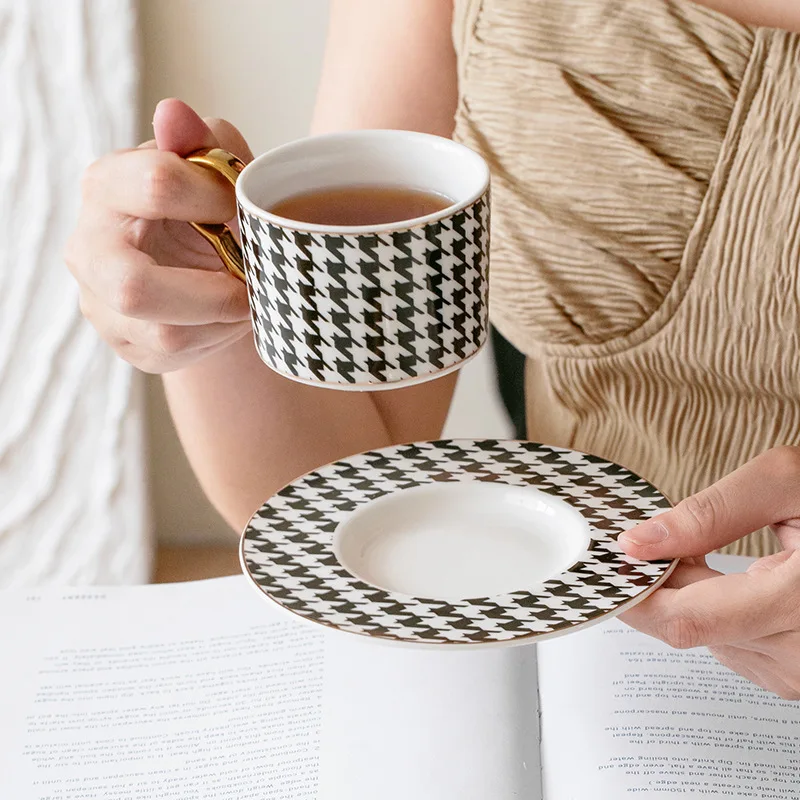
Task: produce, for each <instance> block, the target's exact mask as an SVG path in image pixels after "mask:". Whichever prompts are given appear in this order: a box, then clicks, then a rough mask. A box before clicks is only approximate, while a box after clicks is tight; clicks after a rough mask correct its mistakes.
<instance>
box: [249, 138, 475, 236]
mask: <svg viewBox="0 0 800 800" xmlns="http://www.w3.org/2000/svg"><path fill="white" fill-rule="evenodd" d="M376 137H387V138H404V139H406V140H410V141H416V142H418V143H423V142H429V143H436V144H437V145H438V146H439V147H442V146H444V147H447V148H448V149H451V150H453V152H455V153H457V154H458V155H459V156H461V157H463V158H465V159H468V160H470V161H471V162H472V164H473V166H475V167H477V168H478V169H479V170H480V171H481V173H482V175H481V177H480V179H479V181H478V188H476V189H475V190H474V191H472V192H470V193H469V194H468V195H467V196H466V197H464V198H461V199H460V200H457V201H456V202H453V203H451V204H450V205H448V206H446V207H445V208H443V209H441V210H439V211H436V212H434V213H433V214H427V215H425V216H421V217H412V218H411V219H403V220H398V221H397V222H388V223H383V224H380V225H321V224H317V223H307V222H301V221H298V220H293V219H288V218H286V217H280V216H278V215H277V214H273V213H271V212H270V211H266V210H265V209H263V208H261V207H260V206H258V205H256V204H255V203H254V202H253V201H252V200H251V199H250V198H249V197H248V196H247V195H246V193H245V186H246V184H247V180H248V177H249V174H251V173H253V172H254V171H256V170H257V169H258V168H259V167H262V166H263V164H264V163H265V162H267V161H270V160H272V159H276V158H280V157H281V156H283V155H285V154H286V153H288V152H291V151H292V150H302V149H303V148H304V147H306V146H308V145H309V144H312V143H313V144H316V143H320V142H326V143H330V144H332V145H335V144H336V142H337V141H338V142H341V141H348V140H353V139H360V138H365V139H366V138H372V139H375V138H376ZM489 183H490V172H489V166H488V164H487V163H486V161H485V160H484V159H483V157H482V156H480V155H479V154H478V153H476V152H475V151H474V150H472V149H471V148H469V147H466V146H465V145H463V144H460V143H459V142H455V141H453V140H452V139H448V138H445V137H443V136H436V135H435V134H431V133H421V132H418V131H403V130H392V129H378V128H374V129H358V130H352V131H340V132H336V133H325V134H317V135H314V136H306V137H304V138H302V139H297V140H295V141H292V142H288V143H286V144H283V145H280V146H279V147H275V148H273V149H272V150H268V151H267V152H266V153H263V154H262V155H260V156H258V157H257V158H254V159H253V160H252V161H251V162H250V163H249V164H248V165H247V166H246V167H245V168H244V170H242V173H241V174H240V175H239V179H238V180H237V181H236V200H237V202H238V204H239V206H240V209H241V210H242V211H244V212H246V213H247V214H249V215H250V216H253V217H257V218H258V219H260V220H263V221H264V222H267V223H270V224H272V225H275V226H276V227H278V228H285V229H287V230H292V231H298V232H301V233H325V234H329V235H333V236H336V235H351V236H357V235H365V234H377V233H394V232H400V231H406V230H411V229H413V228H419V227H423V226H425V225H430V224H431V223H434V222H438V221H440V220H443V219H448V218H449V217H451V216H453V215H454V214H457V213H458V212H459V211H463V210H464V209H465V208H469V207H470V206H471V205H472V204H473V203H475V202H476V201H478V200H479V199H480V198H481V197H483V196H484V194H486V192H487V190H488V188H489Z"/></svg>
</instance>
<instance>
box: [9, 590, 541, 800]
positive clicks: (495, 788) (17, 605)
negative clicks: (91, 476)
mask: <svg viewBox="0 0 800 800" xmlns="http://www.w3.org/2000/svg"><path fill="white" fill-rule="evenodd" d="M0 642H2V643H3V647H2V656H0V687H2V688H0V719H2V724H0V797H13V798H15V800H93V799H94V798H97V800H100V798H103V800H111V799H112V798H131V799H133V800H145V798H153V799H155V798H158V800H162V799H164V800H168V799H169V798H182V800H185V798H192V800H195V799H196V798H198V799H199V798H203V799H205V798H223V797H224V798H226V800H239V799H240V798H259V800H304V799H305V798H308V799H309V800H311V799H312V798H325V800H335V799H336V798H339V797H341V798H343V799H344V798H348V800H351V799H352V800H360V799H361V798H363V799H364V800H366V798H370V800H372V798H374V797H375V796H376V793H378V794H380V796H381V797H383V798H398V800H399V798H401V797H403V798H405V797H408V796H414V797H417V798H422V799H424V798H431V800H433V798H437V800H438V798H439V797H441V796H442V787H443V786H447V787H448V788H449V789H450V790H451V791H452V792H453V793H454V796H459V797H463V798H475V800H478V798H481V800H482V798H485V797H486V794H487V787H491V793H492V794H493V796H494V797H497V798H512V797H518V796H520V795H519V793H520V792H521V791H526V792H528V793H527V794H525V796H530V797H533V798H536V797H538V796H539V770H538V764H537V763H535V761H536V757H537V755H538V747H537V741H538V718H537V713H536V708H535V706H533V707H531V709H530V714H523V713H522V710H521V708H520V706H519V705H518V700H519V698H520V696H521V694H523V693H525V692H526V691H527V694H528V695H531V694H534V695H535V685H534V681H535V666H534V665H533V662H532V661H530V659H531V655H530V654H526V655H523V654H522V653H521V652H519V651H510V650H509V651H505V650H503V651H491V652H465V653H430V652H427V651H411V650H404V649H403V650H401V649H398V648H393V647H388V646H386V645H375V644H374V643H372V642H368V641H361V640H359V639H357V638H356V637H351V636H347V635H344V634H335V633H334V634H329V633H324V632H322V629H321V628H318V627H315V626H314V625H311V624H308V623H301V622H297V621H295V620H294V618H292V617H291V616H289V615H287V614H284V613H281V612H280V611H278V610H277V609H276V608H275V607H274V606H272V605H271V604H269V603H268V602H266V601H265V600H264V599H262V598H260V597H258V596H257V594H256V592H255V591H253V589H252V588H251V587H249V586H248V585H247V583H246V581H245V579H244V578H242V577H232V578H222V579H218V580H211V581H201V582H196V583H185V584H175V585H166V586H139V587H116V588H112V589H86V590H74V591H70V590H65V591H57V590H47V591H42V592H31V593H28V594H27V595H22V594H18V593H13V592H7V593H5V594H0ZM529 662H530V663H529ZM531 687H533V689H531ZM523 719H524V720H528V722H524V721H522V720H523ZM531 759H533V761H532V760H531ZM534 780H535V786H536V789H535V792H532V791H528V788H527V787H529V786H531V785H532V782H533V781H534Z"/></svg>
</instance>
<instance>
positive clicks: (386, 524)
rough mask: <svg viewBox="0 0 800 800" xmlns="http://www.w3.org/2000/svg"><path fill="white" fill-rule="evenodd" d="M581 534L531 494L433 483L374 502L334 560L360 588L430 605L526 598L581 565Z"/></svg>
mask: <svg viewBox="0 0 800 800" xmlns="http://www.w3.org/2000/svg"><path fill="white" fill-rule="evenodd" d="M589 541H590V536H589V525H588V523H587V522H586V520H585V519H584V518H583V517H582V516H581V514H580V513H579V512H578V511H576V510H575V509H574V508H572V507H571V506H570V505H568V504H567V503H565V502H564V501H563V500H561V499H560V498H557V497H554V496H552V495H549V494H546V493H545V492H542V491H539V490H538V489H534V488H533V487H517V486H508V485H504V484H495V483H486V482H480V481H473V482H458V483H455V482H453V483H435V484H427V485H425V486H418V487H415V488H413V489H405V490H402V491H399V492H395V493H393V494H389V495H385V496H383V497H381V498H378V499H377V500H373V501H372V502H370V503H367V504H365V505H363V506H361V507H360V508H358V509H356V511H354V512H353V513H352V514H350V515H349V516H348V517H347V518H346V519H345V520H344V521H343V522H342V523H340V525H339V526H338V528H337V529H336V532H335V534H334V552H335V554H336V557H337V558H338V559H339V561H340V563H341V564H342V566H344V567H345V569H347V570H348V571H349V572H350V573H351V574H352V575H354V576H355V577H357V578H359V579H361V580H362V581H364V582H365V583H368V584H371V585H373V586H376V587H378V588H381V589H386V590H388V591H392V592H399V593H402V594H406V595H411V596H415V597H424V598H430V599H436V600H460V599H469V598H476V597H488V596H493V595H499V594H505V593H508V592H514V591H524V590H527V589H532V588H533V587H535V586H536V585H537V584H540V583H541V582H542V581H545V580H548V579H549V578H553V577H555V576H557V575H559V574H561V573H562V572H564V571H565V570H567V569H569V568H570V567H571V566H572V565H573V564H575V562H576V561H578V560H580V559H581V558H582V557H583V555H584V554H585V552H586V550H587V548H588V546H589Z"/></svg>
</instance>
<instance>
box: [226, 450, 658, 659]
mask: <svg viewBox="0 0 800 800" xmlns="http://www.w3.org/2000/svg"><path fill="white" fill-rule="evenodd" d="M490 485H491V486H495V487H500V488H503V487H509V488H508V490H507V493H508V496H509V497H511V502H512V503H514V504H516V505H519V503H518V500H519V498H518V497H516V496H512V495H513V492H518V493H520V497H523V504H524V502H527V499H524V498H534V500H533V501H532V505H531V508H533V507H534V506H535V507H536V508H538V509H540V510H541V509H544V511H545V512H546V513H547V514H549V515H550V517H551V518H552V520H555V522H553V523H552V524H553V525H556V527H557V524H569V525H572V526H573V527H574V526H577V527H575V530H579V528H580V526H584V527H585V530H586V544H585V547H581V548H580V551H579V553H578V556H577V560H571V561H570V562H569V563H568V564H565V565H564V568H563V570H560V571H559V572H558V574H554V575H550V576H547V577H546V578H545V579H543V580H541V581H538V582H535V583H534V584H533V585H528V586H525V587H524V588H515V589H513V590H506V591H502V592H499V593H497V594H487V595H485V596H464V597H439V598H437V597H433V596H432V595H436V592H429V593H427V594H425V595H419V594H413V593H409V592H407V591H398V590H396V589H393V588H391V586H389V587H388V588H387V587H386V586H381V585H377V584H376V582H369V581H368V580H365V579H364V578H363V577H359V576H358V575H357V574H354V572H353V571H352V570H351V569H348V567H346V566H345V565H344V564H343V563H342V560H346V559H343V556H342V553H343V552H344V551H343V550H342V545H341V540H339V545H338V546H337V544H336V541H337V540H336V536H337V535H338V532H339V531H341V530H342V529H343V528H345V527H346V526H347V524H349V523H348V521H349V520H353V519H355V518H356V517H357V515H359V514H361V513H362V512H363V511H364V510H365V509H368V508H371V507H374V508H376V509H379V508H380V507H381V506H380V504H384V505H386V504H387V502H388V503H389V505H387V506H386V508H387V512H386V513H387V514H391V515H393V516H394V517H395V518H396V517H397V513H396V512H397V509H402V508H403V505H402V503H404V502H405V501H406V498H408V500H409V502H410V501H411V500H412V498H414V497H424V496H425V494H426V492H429V491H436V492H444V494H442V495H441V497H444V498H448V497H451V498H454V502H452V503H449V502H448V503H439V505H438V506H436V505H434V506H432V507H433V508H437V507H443V506H449V507H451V508H453V509H455V508H456V507H457V506H458V504H459V503H460V502H461V500H460V499H457V495H458V497H459V498H466V499H469V497H471V496H473V495H474V496H475V497H478V496H479V495H480V497H483V495H481V494H480V493H481V492H483V491H485V490H486V489H487V487H489V486H490ZM423 487H428V489H424V488H423ZM504 491H505V490H504ZM448 492H450V494H447V493H448ZM458 493H460V494H458ZM534 495H535V497H534ZM487 496H488V495H487ZM475 502H478V501H475ZM480 502H482V501H480ZM428 504H429V505H430V503H428ZM389 506H393V508H394V510H392V509H390V507H389ZM551 506H552V508H554V509H555V511H551V510H548V509H549V508H550V507H551ZM667 508H669V503H668V501H667V500H666V498H664V497H663V496H662V495H661V494H660V493H659V492H658V491H657V490H656V489H655V488H654V487H653V486H651V485H650V484H649V483H647V482H646V481H644V480H643V479H642V478H639V477H638V476H636V475H634V474H633V473H632V472H630V471H629V470H627V469H625V468H623V467H621V466H618V465H616V464H612V463H610V462H608V461H604V460H603V459H600V458H597V457H595V456H591V455H586V454H584V453H579V452H575V451H571V450H564V449H559V448H553V447H547V446H545V445H541V444H535V443H532V442H518V441H498V440H444V441H437V442H422V443H417V444H405V445H399V446H396V447H390V448H386V449H383V450H377V451H372V452H367V453H362V454H360V455H357V456H353V457H351V458H346V459H343V460H341V461H337V462H334V463H332V464H329V465H327V466H325V467H321V468H320V469H317V470H314V471H313V472H310V473H308V474H307V475H305V476H303V477H302V478H299V479H298V480H296V481H295V482H293V483H292V484H290V485H288V486H286V487H285V488H284V489H282V490H281V491H280V492H278V493H277V494H276V495H275V496H274V497H272V498H271V499H270V500H269V501H267V502H266V503H265V504H264V505H263V506H262V507H261V509H259V511H257V512H256V514H255V515H254V516H253V518H252V519H251V520H250V523H249V525H248V526H247V528H246V530H245V532H244V534H243V536H242V541H241V551H240V555H241V561H242V566H243V569H244V571H245V573H246V574H247V575H248V576H249V578H250V580H251V581H252V582H253V584H254V585H255V587H256V588H257V589H258V590H259V591H260V592H261V593H262V594H263V595H265V596H266V597H267V598H269V599H270V600H272V601H273V602H275V603H277V604H278V605H279V606H281V607H283V608H284V609H285V610H287V611H289V612H291V613H293V614H295V615H297V616H299V617H302V618H304V619H306V620H309V621H313V622H316V623H318V624H321V625H324V626H326V627H328V628H334V629H337V630H340V631H345V632H348V633H355V634H360V635H363V636H370V637H376V638H379V639H384V640H391V641H395V642H400V643H405V644H413V645H430V646H437V647H442V646H448V647H453V646H458V647H467V646H491V645H494V646H500V645H510V644H521V643H527V642H530V641H533V640H541V639H543V638H548V637H551V636H556V635H560V634H563V633H568V632H571V631H574V630H577V629H579V628H583V627H586V626H588V625H591V624H594V623H596V622H599V621H600V620H603V619H606V618H608V617H611V616H615V615H616V614H618V613H620V612H621V611H623V610H625V609H626V608H629V607H630V606H632V605H634V604H636V603H637V602H639V601H640V600H642V599H643V598H644V597H646V596H647V595H648V594H650V593H651V592H652V591H653V590H654V589H656V588H657V587H658V586H660V585H661V584H662V583H663V582H664V581H665V580H666V578H667V577H668V575H669V574H670V573H671V571H672V569H673V567H674V562H667V561H658V562H642V561H637V560H636V559H632V558H630V557H628V556H626V555H625V554H624V553H623V552H622V550H621V548H620V547H619V545H618V544H617V537H618V535H619V534H620V533H622V531H624V530H627V529H628V528H631V527H633V525H635V524H637V523H639V522H641V521H643V520H645V519H647V518H649V517H651V516H652V515H653V514H656V513H658V512H660V511H663V510H666V509H667ZM489 510H490V511H491V508H490V509H489ZM453 513H456V512H455V511H454V512H453ZM559 515H566V516H559ZM569 515H573V516H572V517H570V516H569ZM400 517H401V521H400V522H399V523H397V522H396V524H400V525H402V514H401V515H400ZM573 517H574V518H573ZM362 519H365V520H368V518H367V517H362ZM552 520H551V521H552ZM365 524H366V523H365ZM363 527H364V525H362V528H363ZM555 535H556V538H558V531H556V533H555ZM375 539H376V536H373V540H375ZM488 541H489V542H491V539H489V540H488ZM365 549H366V548H365V547H362V548H360V549H359V547H356V548H355V549H354V548H351V551H352V552H355V553H356V555H359V554H361V553H362V551H364V550H365ZM340 559H342V560H340ZM490 561H491V559H486V563H487V564H488V562H490ZM390 566H391V563H390ZM506 566H508V565H506ZM409 577H410V578H414V575H409Z"/></svg>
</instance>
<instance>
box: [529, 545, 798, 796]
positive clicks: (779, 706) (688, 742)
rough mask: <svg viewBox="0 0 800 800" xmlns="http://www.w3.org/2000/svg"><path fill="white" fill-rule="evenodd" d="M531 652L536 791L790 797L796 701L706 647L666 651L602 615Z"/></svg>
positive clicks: (725, 562)
mask: <svg viewBox="0 0 800 800" xmlns="http://www.w3.org/2000/svg"><path fill="white" fill-rule="evenodd" d="M737 562H738V564H737ZM747 563H748V562H747V560H745V559H735V560H734V559H725V560H722V559H720V560H718V561H717V563H716V564H714V566H715V567H716V568H718V569H720V568H723V566H727V567H728V571H734V570H733V569H731V567H732V565H738V566H739V567H740V568H742V569H743V568H745V567H746V564H747ZM538 655H539V687H540V695H541V712H542V744H541V752H542V762H543V784H544V797H545V800H582V799H583V798H588V797H591V798H592V799H593V800H620V798H622V797H637V796H638V797H648V798H649V797H659V798H664V800H671V799H672V798H686V797H691V798H695V797H705V796H717V797H727V798H737V799H738V798H760V799H762V800H787V798H790V797H796V796H797V787H798V786H799V785H800V704H798V703H792V702H787V701H784V700H781V699H780V698H778V697H777V696H775V695H772V694H770V693H768V692H765V691H763V690H761V689H759V688H758V687H756V686H755V685H753V684H752V683H750V682H749V681H747V680H745V679H744V678H741V677H739V676H738V675H736V674H735V673H733V672H731V671H730V670H728V669H726V668H725V667H723V666H722V665H720V664H719V662H717V661H716V660H715V659H714V658H713V657H712V656H711V655H710V654H709V653H708V651H706V650H705V649H696V650H686V651H679V650H672V649H671V648H669V647H668V646H667V645H664V644H662V643H660V642H658V641H656V640H654V639H652V638H650V637H647V636H645V635H643V634H641V633H638V632H637V631H634V630H632V629H630V628H627V627H626V626H624V625H623V624H622V623H620V622H617V621H613V622H610V623H607V624H604V625H601V626H597V627H594V628H590V629H588V630H586V631H584V632H581V633H576V634H573V635H571V636H567V637H565V638H563V639H555V640H553V641H550V642H544V643H542V644H541V645H540V646H539V654H538Z"/></svg>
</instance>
